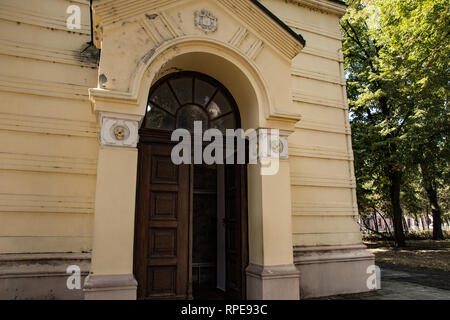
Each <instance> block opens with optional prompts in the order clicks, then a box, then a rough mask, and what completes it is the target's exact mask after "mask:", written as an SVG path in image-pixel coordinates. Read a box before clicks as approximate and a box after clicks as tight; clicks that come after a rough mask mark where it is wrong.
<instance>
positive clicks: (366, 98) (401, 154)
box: [341, 0, 450, 246]
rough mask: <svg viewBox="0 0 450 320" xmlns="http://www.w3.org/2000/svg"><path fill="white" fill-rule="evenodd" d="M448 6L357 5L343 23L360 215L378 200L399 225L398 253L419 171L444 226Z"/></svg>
mask: <svg viewBox="0 0 450 320" xmlns="http://www.w3.org/2000/svg"><path fill="white" fill-rule="evenodd" d="M449 4H450V3H449V0H383V1H381V0H353V1H350V7H349V10H348V13H347V15H346V16H345V17H344V19H343V21H342V23H341V25H342V29H343V35H344V43H343V46H344V54H345V65H346V71H347V80H348V85H347V88H348V96H349V102H350V112H351V122H352V130H353V141H354V150H355V167H356V174H357V183H358V188H357V190H358V200H359V204H360V208H361V207H362V211H365V210H366V208H365V206H367V205H368V204H370V205H371V206H373V205H374V203H373V202H374V199H376V198H378V200H377V201H378V202H377V205H378V206H384V210H385V212H389V213H390V215H391V216H392V218H393V222H394V235H395V240H396V243H397V245H398V246H404V245H405V238H404V230H403V223H402V216H403V210H402V188H404V186H405V177H406V174H407V173H408V172H409V171H410V170H418V167H419V166H420V167H421V169H422V170H421V173H422V175H421V177H422V180H423V181H422V182H423V186H424V188H425V189H426V190H427V189H428V190H429V192H428V191H427V194H428V197H429V201H430V202H432V203H433V204H432V208H435V209H433V210H434V211H433V214H434V215H435V216H436V218H435V219H436V222H437V224H438V225H440V223H439V216H440V213H439V211H440V210H439V205H438V200H437V194H438V187H439V186H438V181H440V179H441V177H442V175H440V174H439V171H445V170H441V169H442V168H448V151H446V150H447V149H448V147H447V145H448V143H447V141H448V139H447V137H448V120H446V119H447V118H448V110H447V101H448V99H447V97H448V92H449V91H448V80H447V79H448V56H449V49H448V48H449V47H450V46H449V43H448V38H449V37H448V32H449V30H450V28H449V25H448V16H449V14H448V10H449V7H450V5H449ZM446 156H447V157H446ZM436 232H437V233H438V232H439V228H436Z"/></svg>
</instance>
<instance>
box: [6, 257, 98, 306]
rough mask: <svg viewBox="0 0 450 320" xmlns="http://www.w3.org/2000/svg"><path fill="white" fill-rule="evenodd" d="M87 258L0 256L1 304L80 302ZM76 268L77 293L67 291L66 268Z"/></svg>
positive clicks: (88, 258) (88, 265)
mask: <svg viewBox="0 0 450 320" xmlns="http://www.w3.org/2000/svg"><path fill="white" fill-rule="evenodd" d="M90 261H91V256H90V254H84V253H61V254H60V253H55V254H53V253H52V254H1V255H0V299H1V300H82V299H84V293H83V283H84V279H85V277H86V276H87V275H88V273H89V268H90ZM72 265H75V266H79V267H80V271H81V289H75V290H69V289H68V288H67V280H68V277H69V276H70V274H68V273H66V271H67V267H69V266H72Z"/></svg>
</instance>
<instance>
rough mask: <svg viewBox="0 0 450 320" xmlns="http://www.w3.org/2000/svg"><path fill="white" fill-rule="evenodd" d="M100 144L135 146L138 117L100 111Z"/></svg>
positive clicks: (137, 136)
mask: <svg viewBox="0 0 450 320" xmlns="http://www.w3.org/2000/svg"><path fill="white" fill-rule="evenodd" d="M100 123H101V131H100V144H101V145H102V146H114V147H128V148H136V147H137V143H138V140H139V134H138V131H139V123H140V117H138V116H136V117H134V116H128V115H126V116H125V115H117V114H111V113H100Z"/></svg>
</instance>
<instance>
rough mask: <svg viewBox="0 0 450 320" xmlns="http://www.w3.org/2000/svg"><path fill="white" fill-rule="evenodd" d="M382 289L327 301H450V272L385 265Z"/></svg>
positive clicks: (328, 298)
mask: <svg viewBox="0 0 450 320" xmlns="http://www.w3.org/2000/svg"><path fill="white" fill-rule="evenodd" d="M378 266H379V267H380V268H381V289H380V290H377V291H375V292H369V293H362V294H350V295H341V296H334V297H327V298H324V299H326V300H450V272H446V271H439V270H427V269H417V268H409V267H400V266H395V265H390V264H384V263H383V264H381V263H379V264H378Z"/></svg>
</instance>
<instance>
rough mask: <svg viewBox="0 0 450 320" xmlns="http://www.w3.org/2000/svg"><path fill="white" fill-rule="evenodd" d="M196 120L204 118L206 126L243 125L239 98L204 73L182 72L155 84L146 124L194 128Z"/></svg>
mask: <svg viewBox="0 0 450 320" xmlns="http://www.w3.org/2000/svg"><path fill="white" fill-rule="evenodd" d="M194 121H202V122H203V130H206V129H210V128H216V129H219V130H221V131H223V132H224V131H225V129H236V128H238V127H239V126H240V117H239V112H238V109H237V106H236V102H235V101H234V99H233V97H232V96H231V94H230V93H229V92H228V90H227V89H226V88H225V87H224V86H223V85H222V84H220V83H219V82H218V81H216V80H214V79H213V78H211V77H209V76H206V75H204V74H200V73H194V72H179V73H173V74H170V75H168V76H166V77H164V78H162V79H161V80H159V81H158V82H157V83H156V84H155V85H154V86H153V87H152V89H151V91H150V96H149V99H148V106H147V114H146V116H145V121H144V123H143V128H147V129H159V130H168V131H172V130H175V129H178V128H184V129H188V130H190V131H192V130H193V129H194Z"/></svg>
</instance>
